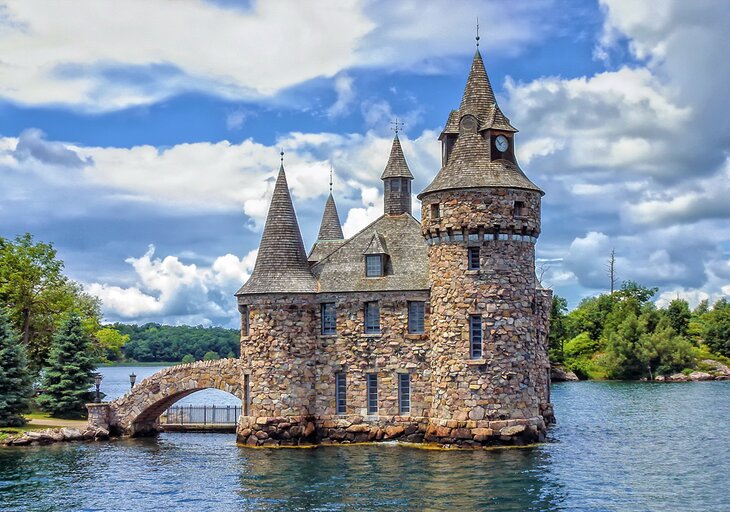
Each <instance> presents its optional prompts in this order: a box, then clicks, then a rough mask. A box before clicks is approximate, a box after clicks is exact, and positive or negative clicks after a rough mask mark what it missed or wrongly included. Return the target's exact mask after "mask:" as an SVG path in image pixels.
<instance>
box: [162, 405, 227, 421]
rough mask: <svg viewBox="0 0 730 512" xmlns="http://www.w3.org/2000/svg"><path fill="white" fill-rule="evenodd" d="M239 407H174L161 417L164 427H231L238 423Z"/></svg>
mask: <svg viewBox="0 0 730 512" xmlns="http://www.w3.org/2000/svg"><path fill="white" fill-rule="evenodd" d="M240 415H241V406H238V405H173V406H172V407H170V408H169V409H167V410H166V411H165V412H164V413H162V415H161V416H160V423H161V424H163V425H231V426H234V425H236V424H237V423H238V417H239V416H240Z"/></svg>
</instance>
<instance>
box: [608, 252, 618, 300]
mask: <svg viewBox="0 0 730 512" xmlns="http://www.w3.org/2000/svg"><path fill="white" fill-rule="evenodd" d="M606 275H607V276H608V281H609V284H610V287H611V295H613V292H614V291H615V290H616V282H617V281H618V278H617V277H616V249H611V257H610V258H608V263H606Z"/></svg>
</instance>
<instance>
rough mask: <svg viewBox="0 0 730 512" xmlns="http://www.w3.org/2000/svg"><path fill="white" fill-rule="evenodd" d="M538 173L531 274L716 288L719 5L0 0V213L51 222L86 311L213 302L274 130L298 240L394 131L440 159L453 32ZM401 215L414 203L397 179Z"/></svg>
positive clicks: (423, 178)
mask: <svg viewBox="0 0 730 512" xmlns="http://www.w3.org/2000/svg"><path fill="white" fill-rule="evenodd" d="M477 17H478V18H479V25H480V37H481V39H480V50H481V53H482V55H483V57H484V61H485V65H486V68H487V72H488V73H489V76H490V79H491V82H492V84H493V86H494V89H495V92H496V93H497V96H498V101H499V104H500V106H501V108H502V110H503V111H504V112H505V114H506V115H507V116H508V117H509V118H510V120H511V122H512V124H513V125H514V126H516V127H517V128H518V129H519V130H520V132H519V133H518V134H517V138H516V140H515V149H516V152H517V158H518V161H519V162H520V165H521V167H522V169H523V170H524V171H525V173H526V174H527V175H528V176H529V177H530V178H531V180H532V181H533V182H535V183H536V184H537V185H538V186H540V187H541V188H542V189H543V190H544V191H545V192H546V195H545V197H544V198H543V222H542V235H541V236H540V239H539V242H538V244H537V267H538V274H539V275H540V276H541V278H542V283H543V285H545V286H549V287H552V288H553V289H554V290H555V293H557V294H559V295H561V296H563V297H566V298H567V299H568V302H569V305H570V307H574V306H575V305H576V304H578V302H579V301H580V300H581V299H582V298H583V297H586V296H590V295H594V294H597V293H602V292H605V291H606V290H607V288H608V287H609V278H608V277H607V275H606V269H605V267H606V264H607V262H608V259H609V257H610V253H611V251H612V250H615V254H616V274H617V277H618V279H619V281H624V280H635V281H637V282H639V283H641V284H643V285H646V286H656V287H658V288H659V292H658V294H657V295H656V299H657V301H658V304H659V305H660V306H661V305H664V304H666V303H667V301H669V300H671V299H673V298H676V297H677V296H679V297H681V298H684V299H686V300H688V301H689V302H690V304H691V305H695V304H697V303H698V302H699V301H700V300H703V299H709V300H710V301H711V302H712V301H714V300H716V299H718V298H720V297H722V296H727V295H730V223H728V219H729V218H730V115H729V114H730V94H728V89H727V88H728V85H727V84H728V83H730V59H728V58H727V51H728V36H727V34H728V33H730V8H728V6H727V4H726V2H721V1H713V0H693V1H692V2H687V1H686V0H646V1H642V2H637V1H635V0H599V1H592V0H584V1H578V0H520V1H511V2H504V1H500V0H495V1H492V0H465V1H460V2H450V3H446V2H442V1H436V0H433V1H427V0H417V1H411V0H403V1H399V2H392V1H381V0H337V1H335V0H331V1H317V0H313V1H307V2H301V1H297V0H278V1H276V2H272V1H256V0H250V1H240V2H239V1H234V0H185V1H178V2H173V1H163V0H128V1H125V2H113V1H110V0H109V1H106V0H74V1H58V2H47V1H41V0H17V1H3V0H0V236H3V237H14V236H15V235H17V234H21V233H25V232H30V233H32V234H33V235H34V237H35V239H36V240H40V241H45V242H51V243H53V245H54V247H55V248H56V249H57V250H58V256H59V257H60V258H61V259H62V260H63V261H64V262H65V268H66V273H67V274H68V275H69V276H70V277H71V278H73V279H75V280H77V281H79V282H80V283H82V284H83V285H84V287H85V289H86V290H87V291H88V292H89V293H92V294H94V295H96V296H98V297H99V298H101V299H102V301H103V312H104V318H105V320H106V321H108V322H113V321H122V322H136V323H143V322H148V321H154V322H161V323H168V324H192V325H198V324H202V325H223V326H231V327H234V326H236V325H237V322H238V320H237V318H238V313H237V311H236V306H235V299H234V297H233V293H235V291H236V290H237V289H238V288H239V287H240V285H241V284H242V283H243V282H244V281H245V280H246V279H247V278H248V276H249V275H250V272H251V270H252V269H253V265H254V262H255V259H256V248H257V246H258V243H259V240H260V237H261V230H262V227H263V223H264V221H265V218H266V212H267V208H268V203H269V200H270V197H271V193H272V191H273V182H274V178H275V175H276V172H277V170H278V166H279V152H280V151H281V150H282V149H283V151H284V152H285V157H284V158H285V167H286V171H287V177H288V181H289V185H290V187H291V192H292V195H293V200H294V205H295V208H296V211H297V215H298V218H299V224H300V227H301V230H302V235H303V238H304V242H305V246H306V247H307V248H309V247H311V245H312V243H313V242H314V240H315V237H316V234H317V230H318V228H319V222H320V218H321V214H322V210H323V208H324V202H325V199H326V197H327V194H328V192H329V190H328V183H327V182H328V174H329V169H330V166H332V168H333V169H334V173H335V184H334V195H335V199H336V201H337V206H338V209H339V212H340V216H341V218H342V222H343V228H344V231H345V235H346V236H349V235H352V234H354V233H356V232H357V231H358V230H359V229H361V228H363V227H365V226H366V225H367V224H368V223H369V222H370V221H372V220H374V219H375V218H377V217H378V216H380V215H381V214H382V201H383V198H382V187H381V181H380V179H379V178H380V174H381V172H382V170H383V168H384V166H385V164H386V161H387V158H388V154H389V150H390V145H391V141H392V137H393V133H392V132H391V130H390V128H391V124H390V123H391V121H393V120H394V119H395V118H398V119H399V120H402V121H403V122H404V127H403V130H402V131H401V133H400V139H401V142H402V145H403V150H404V153H405V156H406V159H407V160H408V163H409V166H410V168H411V171H412V172H413V174H414V176H415V182H414V184H413V190H414V191H415V192H416V193H417V192H418V191H420V190H422V189H423V188H424V187H425V186H426V185H427V184H428V183H429V182H430V180H431V179H432V178H433V176H435V174H436V173H437V172H438V170H439V167H440V143H439V142H438V140H437V138H438V135H439V133H440V131H441V129H442V127H443V125H444V122H445V121H446V118H447V116H448V113H449V111H450V110H451V109H454V108H458V105H459V101H460V99H461V95H462V92H463V87H464V84H465V81H466V77H467V75H468V72H469V67H470V63H471V59H472V57H473V55H474V49H475V40H474V36H475V20H476V18H477ZM414 206H415V209H414V215H416V216H418V215H419V212H418V208H419V205H418V202H417V201H415V202H414Z"/></svg>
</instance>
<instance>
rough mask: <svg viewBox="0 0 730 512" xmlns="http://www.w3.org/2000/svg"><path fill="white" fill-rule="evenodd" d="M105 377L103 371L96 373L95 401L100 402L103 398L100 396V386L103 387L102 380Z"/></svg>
mask: <svg viewBox="0 0 730 512" xmlns="http://www.w3.org/2000/svg"><path fill="white" fill-rule="evenodd" d="M103 378H104V377H103V376H102V375H101V373H96V374H94V385H95V386H96V398H94V403H95V404H98V403H99V402H101V399H100V398H99V387H101V381H102V379H103Z"/></svg>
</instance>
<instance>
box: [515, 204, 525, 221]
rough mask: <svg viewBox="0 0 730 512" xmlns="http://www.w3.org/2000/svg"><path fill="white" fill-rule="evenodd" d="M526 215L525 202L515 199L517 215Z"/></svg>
mask: <svg viewBox="0 0 730 512" xmlns="http://www.w3.org/2000/svg"><path fill="white" fill-rule="evenodd" d="M524 215H525V203H524V202H522V201H515V217H522V216H524Z"/></svg>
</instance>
